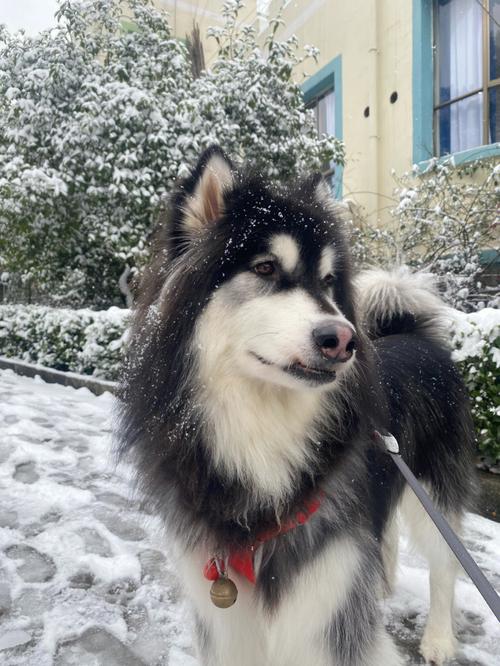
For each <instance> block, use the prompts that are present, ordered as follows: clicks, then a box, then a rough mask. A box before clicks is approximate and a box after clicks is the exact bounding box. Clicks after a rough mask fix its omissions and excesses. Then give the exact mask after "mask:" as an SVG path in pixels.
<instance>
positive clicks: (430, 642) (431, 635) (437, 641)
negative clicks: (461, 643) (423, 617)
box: [420, 629, 456, 666]
mask: <svg viewBox="0 0 500 666" xmlns="http://www.w3.org/2000/svg"><path fill="white" fill-rule="evenodd" d="M455 651H456V640H455V637H454V636H453V634H452V633H451V632H446V633H443V632H442V631H436V630H433V629H431V630H429V631H428V630H427V629H426V630H425V632H424V636H423V638H422V641H421V643H420V652H421V654H422V656H423V658H424V659H425V663H426V664H434V666H443V664H445V663H446V662H447V661H448V659H452V658H453V657H454V656H455Z"/></svg>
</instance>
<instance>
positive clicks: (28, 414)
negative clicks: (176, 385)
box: [0, 370, 500, 666]
mask: <svg viewBox="0 0 500 666" xmlns="http://www.w3.org/2000/svg"><path fill="white" fill-rule="evenodd" d="M112 400H113V399H112V397H111V396H110V395H109V394H104V395H102V396H99V397H96V396H94V395H92V394H91V393H90V392H89V391H88V390H87V389H78V390H75V389H73V388H69V387H62V386H58V385H54V384H45V383H43V382H42V381H41V380H39V379H29V378H25V377H19V376H17V375H14V374H13V373H12V372H11V371H5V370H4V371H0V664H2V665H5V666H21V665H22V666H70V665H71V666H87V665H89V666H90V665H92V666H101V665H102V666H141V665H142V666H144V665H148V666H153V665H155V666H156V665H157V666H160V665H166V664H168V665H169V666H197V661H196V659H195V658H194V656H193V650H192V647H191V639H190V628H189V623H188V620H187V618H186V613H185V609H184V606H183V604H182V602H181V601H179V598H178V597H179V595H178V590H177V587H176V584H175V581H174V578H173V575H172V572H171V570H172V566H171V565H170V563H169V562H168V560H167V558H166V555H165V549H164V548H163V547H162V544H164V543H165V542H166V541H167V539H168V535H165V534H164V533H163V531H162V527H161V525H160V524H159V522H158V520H157V519H156V518H154V517H153V516H150V515H148V514H146V513H144V512H143V511H141V510H139V508H138V503H137V502H133V501H131V500H129V499H128V495H129V489H130V485H131V484H130V479H129V478H128V475H129V471H128V470H127V469H126V468H125V467H120V468H116V467H115V466H114V464H113V461H112V459H111V456H110V432H111V426H110V414H111V409H112ZM466 541H467V544H468V545H469V546H470V547H471V549H472V550H473V553H474V556H475V557H476V558H477V559H478V561H479V563H480V564H481V565H482V566H483V567H484V568H485V570H486V571H487V572H488V575H489V576H490V578H491V579H492V580H493V582H494V583H495V584H500V562H499V561H498V552H499V546H500V525H495V524H494V523H491V522H490V521H487V520H485V519H482V518H479V517H476V516H471V517H470V518H469V519H468V525H467V535H466ZM402 545H403V552H402V559H401V564H400V572H399V574H400V575H399V580H398V587H397V590H396V595H395V597H394V598H393V599H392V600H391V601H390V603H389V604H388V606H387V608H386V617H387V623H388V626H389V628H390V630H391V631H392V632H393V633H394V635H395V637H396V639H397V641H398V643H399V645H400V646H401V647H402V648H403V650H404V652H405V653H406V654H407V663H408V664H419V663H422V662H421V660H420V658H419V657H418V649H417V648H418V642H419V638H420V636H421V633H422V628H423V623H424V620H425V615H426V609H427V603H428V601H427V594H428V593H427V585H426V576H427V574H426V570H425V565H424V563H423V562H422V561H421V560H420V559H419V558H418V557H417V556H416V555H413V554H411V553H410V552H409V551H408V549H407V548H406V546H405V543H404V541H402ZM457 598H458V610H457V616H456V619H457V627H458V636H459V640H460V641H461V643H460V645H461V652H460V655H459V658H458V659H457V660H456V661H455V662H454V663H455V664H457V665H458V664H460V665H461V666H466V665H467V666H473V665H474V666H495V665H497V664H500V658H499V656H498V655H500V633H499V631H498V629H497V628H496V624H495V621H494V619H493V618H492V617H491V614H489V611H488V610H487V609H486V608H485V605H484V603H483V602H482V600H481V599H479V598H478V595H477V593H476V591H475V590H474V589H473V588H472V586H471V584H470V583H469V582H468V581H467V580H466V579H465V578H464V579H462V580H460V581H459V582H458V584H457ZM374 666H375V665H374Z"/></svg>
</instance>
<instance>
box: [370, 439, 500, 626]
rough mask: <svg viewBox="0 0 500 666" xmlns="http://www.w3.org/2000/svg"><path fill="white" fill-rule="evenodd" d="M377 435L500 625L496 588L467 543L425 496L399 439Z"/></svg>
mask: <svg viewBox="0 0 500 666" xmlns="http://www.w3.org/2000/svg"><path fill="white" fill-rule="evenodd" d="M373 435H374V438H375V439H376V441H377V442H379V443H380V444H382V445H383V446H384V447H385V448H386V449H387V452H388V453H389V455H390V456H391V458H392V459H393V460H394V462H395V463H396V465H397V467H398V469H399V471H400V472H401V474H402V475H403V476H404V478H405V479H406V481H407V482H408V485H409V486H411V489H412V490H413V492H414V493H415V495H416V496H417V497H418V499H419V500H420V502H421V504H422V506H423V507H424V509H425V510H426V511H427V513H428V514H429V516H430V518H431V520H432V521H433V523H434V524H435V525H436V527H437V528H438V530H439V531H440V532H441V534H442V535H443V538H444V539H445V541H446V543H447V544H448V546H449V547H450V548H451V550H452V551H453V553H454V555H455V557H456V558H457V559H458V561H459V562H460V564H461V565H462V567H463V568H464V569H465V571H466V572H467V574H468V575H469V576H470V579H471V580H472V582H473V583H474V585H475V586H476V587H477V589H478V591H479V593H480V595H481V596H482V597H483V599H484V600H485V601H486V603H487V604H488V606H489V607H490V608H491V610H492V611H493V613H494V615H495V617H496V618H497V620H498V621H500V597H499V596H498V594H497V593H496V592H495V590H494V589H493V586H492V585H491V583H490V582H489V581H488V579H487V578H486V576H485V575H484V574H483V572H482V571H481V569H480V568H479V567H478V566H477V564H476V562H475V561H474V560H473V559H472V557H471V555H470V553H469V551H468V550H467V549H466V548H465V546H464V545H463V543H462V542H461V541H460V539H459V538H458V537H457V535H456V534H455V532H454V531H453V530H452V528H451V527H450V525H449V524H448V522H447V520H446V519H445V517H444V516H443V514H442V513H441V512H440V511H438V510H437V509H436V507H435V506H434V504H433V503H432V500H431V498H430V497H429V495H428V494H427V493H426V492H425V490H424V489H423V487H422V486H421V484H420V483H419V482H418V480H417V478H416V477H415V475H414V474H413V472H412V471H411V469H410V468H409V467H408V465H407V464H406V463H405V461H404V460H403V458H402V457H401V454H400V453H399V445H398V442H397V440H396V438H395V437H394V436H393V435H391V434H390V433H388V434H387V435H381V434H380V433H379V432H378V430H375V431H374V432H373Z"/></svg>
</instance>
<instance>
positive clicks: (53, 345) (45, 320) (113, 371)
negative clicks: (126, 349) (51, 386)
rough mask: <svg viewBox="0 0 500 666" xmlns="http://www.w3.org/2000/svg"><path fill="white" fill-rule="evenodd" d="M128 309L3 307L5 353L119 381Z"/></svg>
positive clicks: (0, 330)
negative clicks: (98, 310)
mask: <svg viewBox="0 0 500 666" xmlns="http://www.w3.org/2000/svg"><path fill="white" fill-rule="evenodd" d="M127 318H128V310H122V309H119V308H115V307H113V308H110V309H109V310H105V311H100V312H97V311H93V310H65V309H62V308H49V307H44V306H39V305H29V306H23V305H1V306H0V354H1V355H3V356H10V357H14V358H19V359H21V360H23V361H28V362H31V363H38V364H40V365H45V366H47V367H50V368H56V369H57V370H65V371H71V372H78V373H80V374H86V375H94V376H96V377H105V378H106V379H116V378H117V376H118V372H119V369H120V365H121V362H122V353H123V351H122V347H123V339H124V334H125V328H126V322H127Z"/></svg>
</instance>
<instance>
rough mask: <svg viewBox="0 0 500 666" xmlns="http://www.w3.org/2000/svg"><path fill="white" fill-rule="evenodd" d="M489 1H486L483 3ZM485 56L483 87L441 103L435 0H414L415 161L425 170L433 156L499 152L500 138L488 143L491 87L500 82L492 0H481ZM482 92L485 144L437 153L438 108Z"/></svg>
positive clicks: (461, 158)
mask: <svg viewBox="0 0 500 666" xmlns="http://www.w3.org/2000/svg"><path fill="white" fill-rule="evenodd" d="M484 3H486V4H484ZM481 4H483V10H482V30H483V58H482V63H483V66H482V75H483V80H482V84H483V85H482V87H480V88H478V89H477V90H475V91H470V92H468V93H466V94H465V95H462V96H459V97H456V98H453V99H452V100H447V101H446V102H443V103H442V104H436V103H435V81H436V78H435V71H434V63H435V60H436V57H435V54H436V47H437V44H436V41H435V38H434V34H435V29H434V27H435V17H436V12H435V11H434V8H435V6H436V3H435V0H413V49H412V50H413V85H412V88H413V162H414V163H415V164H416V165H418V167H419V168H420V169H421V170H425V168H426V167H427V165H428V163H429V160H430V159H438V160H443V161H444V160H449V159H453V160H454V162H455V163H456V164H461V163H463V162H469V161H472V160H475V159H483V158H488V157H493V156H497V155H500V142H496V143H488V134H489V109H490V104H489V91H490V90H491V89H494V88H495V87H497V86H500V78H497V79H495V80H492V81H490V80H489V73H490V36H489V21H490V16H489V7H490V4H489V0H481ZM478 92H482V93H483V144H482V145H481V146H476V147H474V148H469V149H468V150H464V151H461V152H458V153H446V154H444V155H441V156H439V157H438V156H437V155H436V153H437V152H438V150H436V148H437V147H438V146H436V134H437V132H436V127H435V114H436V111H437V110H438V109H440V108H444V107H445V106H449V105H450V104H451V103H453V102H457V101H460V99H466V98H467V97H470V96H472V95H473V94H477V93H478Z"/></svg>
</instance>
